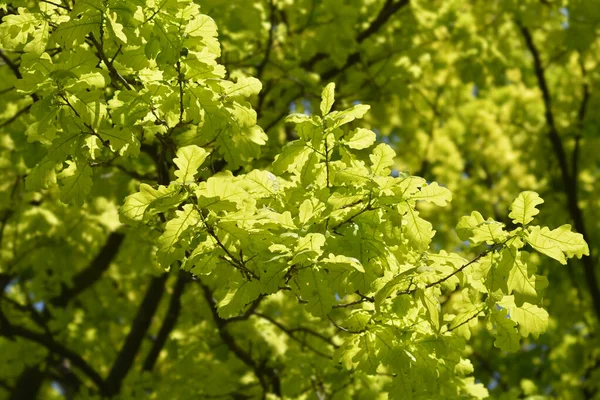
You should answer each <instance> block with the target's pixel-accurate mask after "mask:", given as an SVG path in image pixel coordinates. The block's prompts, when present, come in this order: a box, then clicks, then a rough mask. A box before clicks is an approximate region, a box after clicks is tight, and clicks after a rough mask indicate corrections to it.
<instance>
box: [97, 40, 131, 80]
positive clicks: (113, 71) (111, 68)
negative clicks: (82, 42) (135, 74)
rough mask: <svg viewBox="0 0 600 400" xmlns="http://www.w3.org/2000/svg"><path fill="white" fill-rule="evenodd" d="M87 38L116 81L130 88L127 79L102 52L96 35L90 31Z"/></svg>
mask: <svg viewBox="0 0 600 400" xmlns="http://www.w3.org/2000/svg"><path fill="white" fill-rule="evenodd" d="M89 38H90V41H91V42H92V44H93V45H94V47H95V48H96V51H97V52H98V57H99V58H100V59H101V60H102V61H103V62H104V64H106V67H107V68H108V71H109V72H110V74H111V75H112V77H113V78H114V79H116V80H117V81H119V82H121V84H122V85H123V86H124V87H125V89H127V90H132V87H131V85H130V84H129V82H127V80H126V79H125V78H123V76H122V75H121V74H120V73H119V71H117V70H116V69H115V66H114V65H113V63H112V62H111V61H110V60H109V59H108V58H107V57H106V54H104V50H103V49H102V45H101V44H100V43H99V42H98V40H96V37H95V36H94V34H93V33H90V35H89Z"/></svg>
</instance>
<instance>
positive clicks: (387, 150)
mask: <svg viewBox="0 0 600 400" xmlns="http://www.w3.org/2000/svg"><path fill="white" fill-rule="evenodd" d="M394 157H396V152H395V151H394V150H392V148H391V147H390V146H388V145H387V144H385V143H381V144H379V145H378V146H377V147H375V149H373V153H372V154H371V155H370V156H369V159H370V160H371V172H372V173H373V175H380V176H387V175H389V174H390V171H391V170H390V167H391V166H392V165H394Z"/></svg>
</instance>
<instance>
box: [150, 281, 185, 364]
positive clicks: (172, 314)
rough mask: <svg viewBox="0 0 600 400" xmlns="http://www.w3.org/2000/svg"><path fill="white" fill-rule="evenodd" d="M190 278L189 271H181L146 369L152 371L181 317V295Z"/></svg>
mask: <svg viewBox="0 0 600 400" xmlns="http://www.w3.org/2000/svg"><path fill="white" fill-rule="evenodd" d="M189 280H190V276H189V274H188V273H186V272H184V271H179V276H178V277H177V281H176V282H175V287H174V288H173V294H172V295H171V300H170V301H169V308H168V309H167V314H166V315H165V319H164V320H163V323H162V326H161V327H160V330H159V331H158V335H157V336H156V339H155V340H154V344H153V345H152V348H151V349H150V352H149V353H148V355H147V356H146V360H145V361H144V366H143V369H144V371H152V369H153V368H154V365H155V364H156V360H157V359H158V355H159V354H160V351H161V350H162V348H163V347H164V346H165V343H166V342H167V339H168V338H169V334H170V333H171V331H172V330H173V328H175V324H176V323H177V319H178V318H179V314H180V312H181V296H182V295H183V291H184V289H185V285H186V284H187V283H188V282H189Z"/></svg>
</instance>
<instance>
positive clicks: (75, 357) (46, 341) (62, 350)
mask: <svg viewBox="0 0 600 400" xmlns="http://www.w3.org/2000/svg"><path fill="white" fill-rule="evenodd" d="M8 329H9V330H10V333H11V334H13V335H14V336H18V337H21V338H23V339H27V340H29V341H32V342H35V343H38V344H40V345H42V346H44V347H45V348H46V349H48V351H50V352H51V353H54V354H57V355H59V356H62V357H64V358H66V359H68V360H69V361H71V363H72V364H73V365H74V366H76V367H77V368H79V369H80V370H81V371H82V372H83V373H85V374H86V375H87V376H88V378H90V379H91V380H92V381H93V382H94V383H95V384H96V386H97V387H98V388H99V389H100V390H101V391H102V390H103V389H104V381H103V380H102V377H101V376H100V374H98V372H96V370H95V369H94V368H92V367H91V366H90V365H89V364H88V363H87V362H86V361H85V360H84V359H83V358H82V357H81V356H80V355H79V354H77V353H76V352H74V351H72V350H70V349H68V348H67V347H65V346H63V345H62V344H60V343H58V342H57V341H55V340H54V339H53V338H52V337H49V336H47V335H44V334H41V333H37V332H34V331H32V330H29V329H28V328H24V327H21V326H18V325H13V324H11V325H10V327H8ZM0 335H2V336H7V328H6V327H5V328H2V330H0ZM29 383H30V384H32V383H33V381H29Z"/></svg>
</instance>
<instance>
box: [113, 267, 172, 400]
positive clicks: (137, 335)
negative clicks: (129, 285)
mask: <svg viewBox="0 0 600 400" xmlns="http://www.w3.org/2000/svg"><path fill="white" fill-rule="evenodd" d="M167 276H168V274H167V273H164V274H162V275H161V276H158V277H155V278H152V280H151V281H150V285H148V289H147V290H146V294H145V296H144V299H143V300H142V304H141V305H140V307H139V308H138V312H137V314H136V316H135V319H134V320H133V324H132V325H131V329H130V331H129V334H128V335H127V338H126V339H125V343H124V344H123V346H122V347H121V351H120V352H119V355H118V356H117V359H116V360H115V362H114V364H113V366H112V368H111V370H110V373H109V374H108V378H106V385H105V386H106V387H105V391H104V394H105V395H106V396H109V397H110V396H114V395H116V394H118V393H119V391H120V389H121V384H122V382H123V379H125V376H127V373H128V372H129V370H130V368H131V366H132V365H133V361H134V359H135V356H136V355H137V353H138V350H139V349H140V347H141V345H142V341H143V339H144V337H145V336H146V332H147V331H148V328H149V327H150V323H151V322H152V318H153V317H154V313H155V312H156V309H157V308H158V305H159V303H160V299H161V297H162V295H163V293H164V291H165V282H166V280H167Z"/></svg>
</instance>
